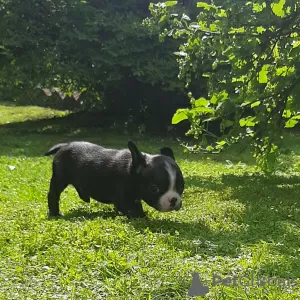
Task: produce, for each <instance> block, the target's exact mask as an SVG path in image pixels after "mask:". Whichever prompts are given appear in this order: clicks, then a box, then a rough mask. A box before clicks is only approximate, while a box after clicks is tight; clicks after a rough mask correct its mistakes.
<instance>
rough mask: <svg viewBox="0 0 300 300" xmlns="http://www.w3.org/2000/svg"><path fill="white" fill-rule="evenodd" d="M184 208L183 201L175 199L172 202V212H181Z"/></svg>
mask: <svg viewBox="0 0 300 300" xmlns="http://www.w3.org/2000/svg"><path fill="white" fill-rule="evenodd" d="M181 206H182V201H181V199H178V198H176V197H173V198H172V199H171V201H170V207H171V210H179V209H180V208H181Z"/></svg>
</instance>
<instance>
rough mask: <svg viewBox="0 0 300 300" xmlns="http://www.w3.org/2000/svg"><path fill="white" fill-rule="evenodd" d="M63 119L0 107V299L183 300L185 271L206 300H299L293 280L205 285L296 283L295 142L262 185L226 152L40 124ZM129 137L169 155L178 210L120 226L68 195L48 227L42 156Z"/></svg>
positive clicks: (102, 208)
mask: <svg viewBox="0 0 300 300" xmlns="http://www.w3.org/2000/svg"><path fill="white" fill-rule="evenodd" d="M64 114H65V112H58V111H55V110H49V109H41V108H35V107H27V108H26V107H10V106H7V105H0V123H1V125H0V135H1V142H0V257H1V259H0V299H149V300H150V299H189V297H188V289H189V287H190V286H191V284H192V273H194V272H197V273H199V275H200V279H201V281H202V282H203V283H204V284H205V285H207V286H208V287H209V293H208V294H206V296H205V297H204V298H206V299H299V296H300V286H299V283H298V281H296V280H295V281H293V282H292V284H290V282H289V284H285V285H284V284H281V286H278V285H275V286H274V284H273V283H274V281H273V282H270V283H271V284H270V285H269V284H268V283H267V284H266V285H264V286H256V285H255V286H252V284H251V281H250V284H249V282H248V280H247V278H244V279H243V280H242V283H244V284H245V285H246V286H233V285H232V284H231V285H229V286H226V285H224V284H223V285H216V286H213V285H212V283H213V277H214V276H216V275H218V276H219V277H222V278H225V277H228V276H229V277H233V276H237V277H242V276H246V277H250V278H251V277H252V276H253V277H254V278H255V279H256V278H257V279H260V278H261V277H262V276H265V277H276V278H277V279H278V278H281V279H282V281H283V279H286V280H287V279H291V278H292V279H297V278H300V268H299V265H300V256H299V254H300V228H299V224H300V202H299V199H300V180H299V172H298V171H299V168H298V165H299V162H300V137H298V136H297V135H289V136H288V138H287V144H289V145H293V151H292V152H291V153H290V154H289V155H286V156H285V157H283V158H282V160H281V164H280V166H279V168H278V170H279V171H278V172H277V173H276V174H275V175H273V176H271V177H264V176H262V175H261V174H260V173H259V172H257V171H256V170H255V166H254V164H253V161H252V159H251V157H249V156H248V155H245V154H240V153H239V152H238V151H237V150H236V149H235V150H234V149H233V150H232V151H231V152H230V153H226V154H222V155H219V156H205V155H187V154H184V153H182V150H181V148H180V147H179V146H178V145H177V144H176V143H175V142H174V141H172V140H168V139H158V138H149V137H145V136H137V135H124V134H121V133H120V132H118V133H116V132H114V131H113V129H111V130H107V129H84V128H78V127H76V126H75V125H74V126H65V125H66V124H65V123H64V122H60V123H59V124H58V123H57V122H56V121H55V120H51V119H50V120H49V118H51V117H53V116H63V115H64ZM41 118H43V119H45V118H46V119H47V118H48V120H45V121H41V122H40V121H38V119H41ZM61 119H63V118H61ZM22 121H26V122H24V123H22ZM39 122H40V123H39ZM11 123H18V124H16V125H15V126H11V127H10V126H8V124H11ZM129 138H132V139H133V140H135V141H136V142H137V143H138V145H139V146H140V148H141V149H142V150H143V151H147V152H150V153H156V152H157V149H159V148H160V147H161V146H164V145H169V146H172V147H173V148H174V150H175V154H176V156H177V160H178V163H179V165H180V166H181V168H182V170H183V173H184V176H185V179H186V190H185V193H184V197H183V208H182V209H181V210H180V211H178V212H172V213H165V214H163V213H159V212H156V211H154V210H153V209H151V208H149V207H147V206H146V205H144V207H145V209H146V211H147V214H148V218H147V219H144V220H143V219H142V220H128V219H127V218H126V217H121V216H117V215H116V214H115V212H114V210H113V208H112V207H111V206H109V205H105V204H99V203H97V202H96V201H91V203H90V204H87V203H84V202H83V201H82V200H80V199H79V197H78V196H77V194H76V192H75V190H74V189H73V188H72V187H68V188H67V189H66V190H65V191H64V193H63V194H62V197H61V211H62V213H63V214H64V218H62V219H57V220H54V219H49V218H48V216H47V201H46V197H47V192H48V187H49V180H50V176H51V162H52V157H50V158H49V157H43V153H45V152H46V151H47V150H48V149H49V148H50V147H51V146H52V145H54V144H55V143H58V142H64V141H71V140H83V139H84V140H87V141H92V142H96V143H99V144H101V145H104V146H109V147H119V148H121V147H125V146H126V144H127V140H128V139H129ZM240 161H241V163H239V162H240ZM215 278H216V277H215ZM282 281H281V282H282ZM238 283H239V282H238ZM239 285H240V284H239ZM247 285H249V286H247ZM272 285H273V286H272ZM196 298H197V297H196ZM200 298H201V297H199V299H200Z"/></svg>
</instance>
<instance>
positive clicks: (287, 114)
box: [282, 109, 292, 119]
mask: <svg viewBox="0 0 300 300" xmlns="http://www.w3.org/2000/svg"><path fill="white" fill-rule="evenodd" d="M291 115H292V112H291V110H290V109H285V110H284V111H283V114H282V116H283V117H284V118H286V119H288V118H290V117H291Z"/></svg>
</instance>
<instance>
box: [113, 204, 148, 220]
mask: <svg viewBox="0 0 300 300" xmlns="http://www.w3.org/2000/svg"><path fill="white" fill-rule="evenodd" d="M115 208H116V210H117V211H119V212H121V213H122V214H123V215H125V216H127V217H128V218H144V217H146V214H145V212H144V211H143V207H142V203H141V201H137V200H136V201H132V202H130V203H128V202H126V203H125V201H122V202H121V201H120V202H119V201H118V202H117V203H115Z"/></svg>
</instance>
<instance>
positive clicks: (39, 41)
mask: <svg viewBox="0 0 300 300" xmlns="http://www.w3.org/2000/svg"><path fill="white" fill-rule="evenodd" d="M148 6H149V1H143V3H139V2H137V1H135V0H126V1H120V0H119V1H108V0H105V1H96V0H88V1H82V0H68V1H66V0H63V1H55V0H49V1H40V0H0V32H1V34H0V91H2V97H6V98H11V95H12V93H13V95H12V96H13V97H14V98H15V99H18V101H21V99H22V98H23V99H24V98H25V99H26V100H25V101H29V100H28V99H30V97H34V98H38V97H40V96H41V94H42V92H41V90H40V89H38V90H37V89H36V87H37V86H40V87H45V88H50V89H51V88H52V87H57V88H59V89H60V90H62V91H63V92H64V93H65V95H67V96H69V97H72V93H73V91H78V92H79V93H82V97H84V98H82V97H81V98H80V100H79V102H80V101H81V102H82V104H83V106H85V107H90V106H92V105H93V104H94V103H95V102H98V101H99V100H101V104H102V106H104V107H106V108H108V109H109V110H112V111H114V112H116V113H119V114H123V115H125V116H127V117H128V114H129V113H132V114H135V116H139V114H143V113H144V114H145V115H146V116H148V117H149V115H151V113H150V112H151V111H152V110H154V107H157V105H158V102H160V101H162V99H166V100H165V103H163V105H162V106H164V107H169V111H168V112H166V114H167V115H169V118H171V117H172V114H173V113H174V111H175V110H176V95H180V94H181V96H179V97H178V96H177V98H178V99H179V100H180V99H182V96H183V84H181V83H180V81H179V80H178V79H177V74H178V66H177V64H176V60H175V58H174V57H172V55H170V53H172V52H173V51H174V49H176V48H177V47H178V45H177V43H176V42H175V41H170V42H168V43H166V44H164V45H162V44H160V43H159V41H158V39H157V32H155V31H152V32H151V33H150V32H149V30H148V29H147V28H146V27H144V26H142V20H143V19H144V18H145V17H146V16H147V15H148V14H149V13H148ZM18 95H21V97H19V98H18V97H17V96H18ZM180 97H181V98H180ZM57 98H58V97H57ZM156 99H157V100H156ZM55 101H56V102H57V101H61V100H60V99H59V98H58V100H56V99H55ZM55 101H53V100H52V102H55ZM177 102H178V101H177ZM181 103H182V100H181ZM177 107H178V105H177ZM146 110H149V112H148V111H147V112H145V111H146ZM158 113H159V112H158ZM152 115H153V114H152Z"/></svg>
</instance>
